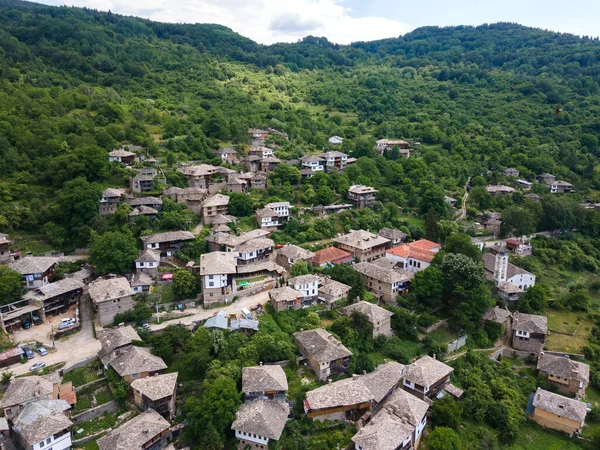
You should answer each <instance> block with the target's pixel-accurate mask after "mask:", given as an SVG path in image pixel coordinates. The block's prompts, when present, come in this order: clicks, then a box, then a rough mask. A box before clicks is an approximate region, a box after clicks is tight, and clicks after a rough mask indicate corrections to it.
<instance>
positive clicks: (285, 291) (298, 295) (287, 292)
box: [269, 286, 304, 312]
mask: <svg viewBox="0 0 600 450" xmlns="http://www.w3.org/2000/svg"><path fill="white" fill-rule="evenodd" d="M303 296H304V294H302V292H300V291H297V290H296V289H294V288H292V287H290V286H283V287H280V288H276V289H272V290H270V291H269V299H270V301H271V305H272V306H273V309H274V310H275V312H282V311H287V310H288V309H295V310H298V309H301V308H302V297H303Z"/></svg>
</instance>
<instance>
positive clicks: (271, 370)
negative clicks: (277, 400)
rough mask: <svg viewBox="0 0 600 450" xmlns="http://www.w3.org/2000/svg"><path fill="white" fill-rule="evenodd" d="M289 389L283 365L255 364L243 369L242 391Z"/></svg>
mask: <svg viewBox="0 0 600 450" xmlns="http://www.w3.org/2000/svg"><path fill="white" fill-rule="evenodd" d="M287 390H288V382H287V378H286V376H285V372H284V371H283V369H282V368H281V366H278V365H270V366H255V367H244V368H243V369H242V392H246V393H250V392H267V391H287Z"/></svg>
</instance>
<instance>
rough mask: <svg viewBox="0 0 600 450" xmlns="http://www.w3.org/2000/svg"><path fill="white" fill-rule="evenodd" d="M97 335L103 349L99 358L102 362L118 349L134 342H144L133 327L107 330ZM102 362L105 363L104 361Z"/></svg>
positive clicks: (100, 331)
mask: <svg viewBox="0 0 600 450" xmlns="http://www.w3.org/2000/svg"><path fill="white" fill-rule="evenodd" d="M96 335H97V337H98V340H99V341H100V345H101V347H102V348H101V349H100V351H99V352H98V356H99V357H100V359H102V360H103V359H104V358H106V357H107V356H109V355H110V354H111V353H112V352H113V351H114V350H116V349H117V348H119V347H124V346H126V345H129V344H131V343H132V342H133V341H141V340H142V338H141V337H140V336H139V334H137V331H135V328H133V327H132V326H131V325H128V326H126V327H118V328H105V329H103V330H99V331H98V332H97V333H96ZM102 362H104V360H103V361H102Z"/></svg>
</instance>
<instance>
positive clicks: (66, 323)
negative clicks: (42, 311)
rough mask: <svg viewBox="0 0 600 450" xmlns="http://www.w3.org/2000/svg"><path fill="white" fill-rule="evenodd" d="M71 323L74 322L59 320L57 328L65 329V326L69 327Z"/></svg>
mask: <svg viewBox="0 0 600 450" xmlns="http://www.w3.org/2000/svg"><path fill="white" fill-rule="evenodd" d="M73 325H74V324H73V323H70V322H65V323H63V322H61V323H60V324H59V325H58V329H59V330H66V329H67V328H71V327H72V326H73Z"/></svg>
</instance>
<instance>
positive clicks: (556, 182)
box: [552, 180, 573, 187]
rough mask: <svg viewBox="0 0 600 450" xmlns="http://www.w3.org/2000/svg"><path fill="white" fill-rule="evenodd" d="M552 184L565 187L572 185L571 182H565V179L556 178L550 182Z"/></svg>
mask: <svg viewBox="0 0 600 450" xmlns="http://www.w3.org/2000/svg"><path fill="white" fill-rule="evenodd" d="M552 186H565V187H573V185H572V184H571V183H567V182H566V181H562V180H557V181H555V182H553V183H552Z"/></svg>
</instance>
